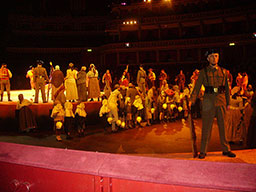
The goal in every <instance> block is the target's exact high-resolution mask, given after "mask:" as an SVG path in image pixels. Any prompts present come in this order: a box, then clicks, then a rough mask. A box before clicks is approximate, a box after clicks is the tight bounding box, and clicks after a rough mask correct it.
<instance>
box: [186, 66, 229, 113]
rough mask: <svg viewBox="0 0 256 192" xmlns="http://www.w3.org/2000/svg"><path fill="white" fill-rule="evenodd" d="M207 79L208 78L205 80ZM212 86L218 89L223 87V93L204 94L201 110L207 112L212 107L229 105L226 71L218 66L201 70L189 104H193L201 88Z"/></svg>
mask: <svg viewBox="0 0 256 192" xmlns="http://www.w3.org/2000/svg"><path fill="white" fill-rule="evenodd" d="M207 77H208V78H207ZM202 85H204V86H212V87H214V88H218V87H220V86H225V92H224V93H205V94H204V98H203V110H208V109H210V108H212V107H214V106H227V105H229V103H230V95H229V86H228V78H227V71H226V70H225V69H223V68H221V67H219V66H217V68H212V67H211V66H210V65H209V66H207V67H206V70H205V69H201V70H200V73H199V77H198V79H197V81H196V84H195V87H194V90H193V92H192V94H191V98H190V100H191V102H192V104H194V103H195V101H196V98H197V96H198V94H199V91H200V89H201V86H202Z"/></svg>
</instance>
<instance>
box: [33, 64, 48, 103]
mask: <svg viewBox="0 0 256 192" xmlns="http://www.w3.org/2000/svg"><path fill="white" fill-rule="evenodd" d="M36 63H37V67H36V68H35V69H34V74H33V75H34V78H33V79H34V83H35V88H36V94H35V101H34V103H38V95H39V90H41V95H42V100H43V103H46V102H47V101H46V96H45V83H46V82H49V77H48V75H47V72H46V69H45V68H44V67H43V66H42V65H43V64H44V62H43V61H42V60H37V61H36Z"/></svg>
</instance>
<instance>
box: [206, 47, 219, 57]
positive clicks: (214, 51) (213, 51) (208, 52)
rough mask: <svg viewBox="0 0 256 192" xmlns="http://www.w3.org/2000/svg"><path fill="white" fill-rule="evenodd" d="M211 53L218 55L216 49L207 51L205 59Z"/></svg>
mask: <svg viewBox="0 0 256 192" xmlns="http://www.w3.org/2000/svg"><path fill="white" fill-rule="evenodd" d="M213 53H219V52H218V51H217V50H216V49H209V50H208V51H206V52H205V54H204V55H205V57H208V55H211V54H213Z"/></svg>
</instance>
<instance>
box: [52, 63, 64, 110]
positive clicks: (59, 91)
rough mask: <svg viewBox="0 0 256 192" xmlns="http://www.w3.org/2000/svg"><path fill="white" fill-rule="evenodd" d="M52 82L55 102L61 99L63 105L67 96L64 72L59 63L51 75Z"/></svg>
mask: <svg viewBox="0 0 256 192" xmlns="http://www.w3.org/2000/svg"><path fill="white" fill-rule="evenodd" d="M51 84H52V100H53V102H55V101H56V100H59V101H60V102H61V104H62V105H64V103H65V102H66V96H65V94H64V91H65V86H64V74H63V72H62V71H61V70H60V67H59V65H56V66H55V70H54V71H53V72H52V75H51Z"/></svg>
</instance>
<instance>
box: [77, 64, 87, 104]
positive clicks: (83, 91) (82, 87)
mask: <svg viewBox="0 0 256 192" xmlns="http://www.w3.org/2000/svg"><path fill="white" fill-rule="evenodd" d="M76 84H77V92H78V99H79V101H80V102H81V101H87V87H88V77H87V74H86V67H85V66H82V67H81V70H80V71H79V72H78V73H77V80H76Z"/></svg>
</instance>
